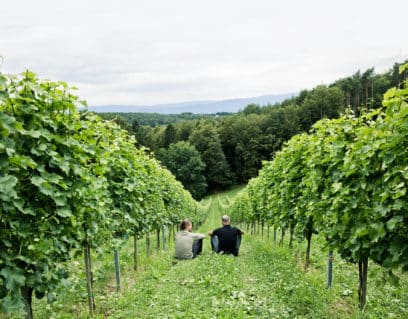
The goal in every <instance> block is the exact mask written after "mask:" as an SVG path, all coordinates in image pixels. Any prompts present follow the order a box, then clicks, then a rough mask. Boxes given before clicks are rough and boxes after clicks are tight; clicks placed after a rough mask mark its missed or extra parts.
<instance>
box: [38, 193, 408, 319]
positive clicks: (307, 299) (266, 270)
mask: <svg viewBox="0 0 408 319" xmlns="http://www.w3.org/2000/svg"><path fill="white" fill-rule="evenodd" d="M239 190H240V189H239V188H237V189H233V190H232V191H230V192H227V193H222V194H217V195H213V196H211V197H208V198H206V199H204V200H203V201H202V206H203V207H205V208H206V209H208V219H207V221H206V223H205V224H204V225H202V226H201V228H200V229H199V230H197V231H200V232H205V233H207V232H208V231H209V230H212V229H214V228H216V227H219V224H220V220H219V219H220V216H221V215H222V214H225V213H228V207H229V205H230V204H231V203H232V202H233V200H234V197H235V196H236V194H237V192H238V191H239ZM168 244H170V247H169V248H168V250H167V251H163V252H158V253H155V254H153V256H151V257H149V258H146V256H145V251H144V242H143V241H141V242H140V247H139V248H140V263H141V265H142V267H141V269H140V270H139V271H138V272H137V273H135V272H134V271H133V270H132V253H131V251H132V250H131V249H132V245H131V243H130V242H129V244H128V245H127V246H126V247H124V249H123V250H122V252H121V266H122V289H121V291H120V292H119V293H117V292H116V290H115V285H114V277H113V274H114V273H113V262H112V256H108V255H105V256H103V257H96V256H94V259H93V260H94V269H95V276H96V277H98V278H99V280H98V281H97V282H96V283H95V298H96V307H97V313H96V315H95V317H96V318H408V277H407V276H406V275H404V274H401V282H400V285H399V286H392V285H390V284H387V283H386V282H385V281H384V280H383V272H382V269H381V268H380V267H377V266H374V265H370V267H369V270H370V273H369V282H368V285H369V286H368V306H367V309H366V311H365V312H360V311H359V310H358V308H357V303H356V301H357V296H356V291H357V285H358V281H357V280H358V275H357V269H356V268H357V267H356V266H355V265H350V264H347V263H346V262H344V261H342V260H340V258H336V259H335V262H334V285H333V288H332V289H331V290H329V289H327V288H326V286H325V285H326V254H325V252H324V251H322V249H321V247H322V246H323V243H322V242H320V240H319V238H314V239H313V242H312V259H311V262H312V266H311V268H310V269H309V270H308V271H304V270H303V258H304V251H305V243H304V242H302V243H295V245H294V248H293V249H292V250H289V249H288V248H287V242H286V241H285V243H284V245H283V246H282V247H280V246H279V245H277V244H274V243H273V242H272V231H271V232H270V238H269V239H268V238H267V231H266V230H265V232H264V237H263V238H261V236H260V235H252V236H251V235H249V234H246V235H244V239H243V243H242V246H241V251H240V256H239V257H232V256H219V255H215V254H213V253H212V252H211V250H210V244H209V239H208V238H206V239H205V247H204V252H203V254H202V255H201V256H199V257H198V258H196V259H194V260H189V261H176V260H174V258H173V251H174V243H173V242H170V243H168ZM152 246H154V237H153V236H152ZM153 248H154V247H153ZM82 267H83V266H82V260H79V261H76V262H73V263H72V264H71V268H72V270H73V286H72V287H71V288H62V289H61V291H60V294H59V299H58V301H57V302H56V303H54V304H52V305H47V304H46V303H45V302H44V301H43V300H40V301H38V300H37V301H35V303H34V311H35V315H36V317H37V318H86V317H87V316H88V310H87V304H86V290H85V281H84V275H83V269H82Z"/></svg>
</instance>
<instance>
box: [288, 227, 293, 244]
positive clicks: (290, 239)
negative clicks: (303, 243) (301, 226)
mask: <svg viewBox="0 0 408 319" xmlns="http://www.w3.org/2000/svg"><path fill="white" fill-rule="evenodd" d="M293 233H294V228H293V227H292V226H291V227H290V229H289V248H292V247H293Z"/></svg>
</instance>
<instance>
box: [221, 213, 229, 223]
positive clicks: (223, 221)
mask: <svg viewBox="0 0 408 319" xmlns="http://www.w3.org/2000/svg"><path fill="white" fill-rule="evenodd" d="M221 222H222V224H223V225H224V226H225V225H229V224H231V219H230V218H229V216H228V215H223V216H222V217H221Z"/></svg>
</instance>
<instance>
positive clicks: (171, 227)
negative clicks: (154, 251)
mask: <svg viewBox="0 0 408 319" xmlns="http://www.w3.org/2000/svg"><path fill="white" fill-rule="evenodd" d="M172 229H173V226H172V225H170V226H169V239H168V241H167V242H168V245H169V247H170V244H171V231H172Z"/></svg>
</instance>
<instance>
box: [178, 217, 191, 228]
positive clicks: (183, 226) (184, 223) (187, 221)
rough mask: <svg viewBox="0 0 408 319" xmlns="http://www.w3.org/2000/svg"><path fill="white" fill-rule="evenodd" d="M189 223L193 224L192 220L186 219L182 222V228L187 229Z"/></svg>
mask: <svg viewBox="0 0 408 319" xmlns="http://www.w3.org/2000/svg"><path fill="white" fill-rule="evenodd" d="M188 225H191V220H189V219H184V220H183V221H182V222H181V224H180V230H185V229H186V228H187V226H188Z"/></svg>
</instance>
